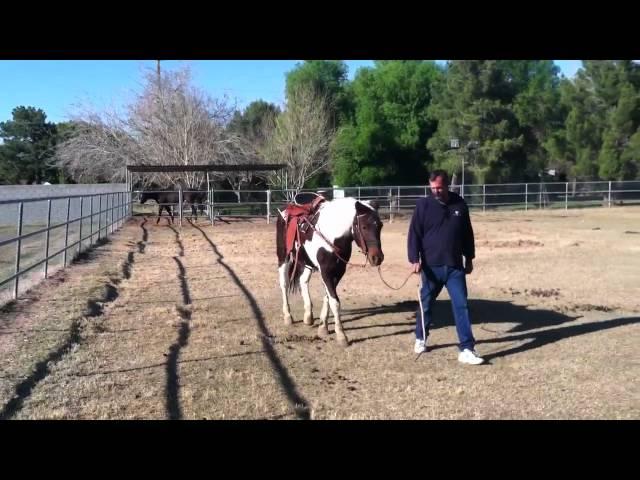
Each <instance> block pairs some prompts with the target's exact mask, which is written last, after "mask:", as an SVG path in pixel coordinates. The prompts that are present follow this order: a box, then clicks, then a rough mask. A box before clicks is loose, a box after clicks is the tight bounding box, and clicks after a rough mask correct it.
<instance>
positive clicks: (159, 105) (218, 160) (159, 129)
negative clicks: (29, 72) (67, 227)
mask: <svg viewBox="0 0 640 480" xmlns="http://www.w3.org/2000/svg"><path fill="white" fill-rule="evenodd" d="M144 80H145V82H144V86H143V89H142V92H141V93H139V94H138V95H137V97H136V99H135V101H134V102H133V103H132V104H131V105H130V106H129V107H128V109H127V112H126V114H125V115H120V114H118V113H116V112H95V111H94V110H92V109H90V108H89V109H86V110H85V111H83V112H80V113H78V114H77V115H76V116H75V120H76V122H77V123H78V124H79V125H81V128H80V129H79V133H78V134H77V135H75V136H73V137H72V138H71V139H69V140H68V141H66V142H64V143H63V144H62V145H61V146H60V148H59V149H58V152H57V157H58V162H59V165H60V166H62V167H63V168H64V169H65V170H66V171H68V172H70V174H71V175H72V176H73V177H74V179H79V178H82V179H93V181H123V180H124V168H123V167H124V166H125V165H127V164H131V165H137V164H150V165H176V164H177V165H208V164H228V163H234V164H236V163H242V162H246V161H251V160H252V159H253V157H252V155H253V149H252V148H251V146H250V145H248V143H247V142H246V141H244V140H243V139H242V138H241V137H240V136H239V135H236V134H234V133H233V132H230V131H229V130H228V129H227V128H226V127H227V124H228V122H229V120H230V119H231V116H232V113H233V111H234V110H235V108H234V107H233V106H232V105H230V103H229V101H228V100H227V99H226V98H221V99H214V98H211V97H209V96H208V95H207V94H205V93H204V92H202V91H200V90H199V89H197V88H195V87H193V86H192V85H191V83H190V82H191V77H190V74H189V71H188V70H187V69H182V70H179V71H175V72H163V73H162V75H160V74H158V73H156V72H155V71H150V72H148V73H147V74H146V75H145V78H144ZM145 178H146V181H148V182H154V183H157V184H159V185H160V186H163V187H167V186H172V185H173V184H174V183H175V181H176V179H177V180H178V181H179V182H181V183H182V185H183V187H186V188H190V189H191V188H198V187H199V186H200V185H201V184H202V183H203V181H204V178H205V176H204V174H203V173H202V172H185V173H181V174H175V175H173V174H166V173H165V174H152V175H148V176H146V177H145Z"/></svg>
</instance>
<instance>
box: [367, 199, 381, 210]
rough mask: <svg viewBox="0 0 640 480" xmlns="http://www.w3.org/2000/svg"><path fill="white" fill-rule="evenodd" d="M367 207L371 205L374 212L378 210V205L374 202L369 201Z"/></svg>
mask: <svg viewBox="0 0 640 480" xmlns="http://www.w3.org/2000/svg"><path fill="white" fill-rule="evenodd" d="M369 205H371V206H372V207H373V209H374V210H375V211H376V212H377V211H378V209H379V208H380V204H379V203H378V202H377V201H376V200H369Z"/></svg>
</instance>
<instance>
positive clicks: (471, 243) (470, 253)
mask: <svg viewBox="0 0 640 480" xmlns="http://www.w3.org/2000/svg"><path fill="white" fill-rule="evenodd" d="M464 223H465V225H464V230H463V234H462V235H463V236H462V254H463V255H464V258H466V259H467V260H470V259H473V258H475V256H476V244H475V239H474V235H473V227H472V226H471V217H470V216H469V208H468V207H467V206H466V205H465V209H464Z"/></svg>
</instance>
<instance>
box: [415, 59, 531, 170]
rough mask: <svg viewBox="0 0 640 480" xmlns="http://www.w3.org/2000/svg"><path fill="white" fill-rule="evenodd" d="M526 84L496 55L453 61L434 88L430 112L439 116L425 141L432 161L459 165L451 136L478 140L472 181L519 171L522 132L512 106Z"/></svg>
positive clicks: (465, 141) (445, 165) (465, 140)
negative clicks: (485, 58)
mask: <svg viewBox="0 0 640 480" xmlns="http://www.w3.org/2000/svg"><path fill="white" fill-rule="evenodd" d="M523 85H526V82H525V80H524V79H523V78H522V76H521V75H520V76H519V75H517V72H514V65H513V64H509V63H501V62H500V61H495V60H472V61H453V62H450V63H449V64H448V69H447V74H446V77H445V78H444V79H443V81H442V82H439V84H438V85H437V88H436V90H435V92H434V101H433V103H432V106H431V108H430V114H431V115H432V117H433V118H434V119H436V120H437V121H438V129H437V131H436V133H435V135H434V136H433V137H432V138H431V139H430V140H429V141H428V143H427V146H428V148H429V150H430V151H431V152H432V154H433V156H434V158H435V162H434V164H435V166H438V167H440V168H445V169H447V170H449V171H452V172H459V171H460V170H461V160H460V158H459V156H458V154H457V152H456V151H452V150H451V149H450V139H451V138H458V139H459V140H460V144H461V145H467V144H468V143H469V142H477V144H478V145H479V147H478V149H477V150H476V151H475V154H474V155H473V156H472V157H471V158H469V160H470V164H469V167H468V169H469V171H470V172H471V173H472V174H473V177H474V182H475V183H485V182H487V181H490V182H501V181H505V180H507V179H509V178H513V177H515V176H517V175H518V173H520V172H522V171H523V166H524V164H525V163H526V156H525V151H524V145H525V137H524V134H523V132H522V129H521V127H520V124H519V122H518V118H517V115H516V113H515V112H514V110H513V108H512V105H513V102H514V99H515V98H516V95H517V93H518V92H519V91H520V89H521V88H522V87H523Z"/></svg>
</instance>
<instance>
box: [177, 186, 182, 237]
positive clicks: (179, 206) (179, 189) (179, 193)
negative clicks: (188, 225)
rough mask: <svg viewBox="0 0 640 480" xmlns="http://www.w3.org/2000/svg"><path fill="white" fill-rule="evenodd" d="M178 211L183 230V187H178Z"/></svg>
mask: <svg viewBox="0 0 640 480" xmlns="http://www.w3.org/2000/svg"><path fill="white" fill-rule="evenodd" d="M178 210H179V211H180V228H182V185H180V186H178Z"/></svg>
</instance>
